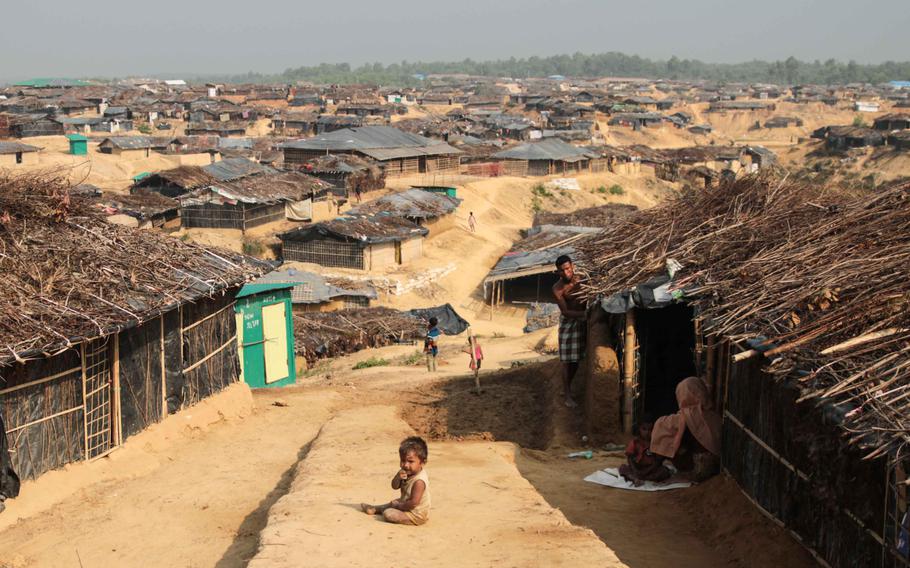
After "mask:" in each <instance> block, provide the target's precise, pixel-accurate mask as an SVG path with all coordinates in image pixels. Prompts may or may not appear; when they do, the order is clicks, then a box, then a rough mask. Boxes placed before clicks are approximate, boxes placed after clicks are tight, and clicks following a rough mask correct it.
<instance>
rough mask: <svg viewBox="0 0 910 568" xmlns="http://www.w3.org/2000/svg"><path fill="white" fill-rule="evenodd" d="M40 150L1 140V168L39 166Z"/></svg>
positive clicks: (27, 145) (35, 147) (20, 143)
mask: <svg viewBox="0 0 910 568" xmlns="http://www.w3.org/2000/svg"><path fill="white" fill-rule="evenodd" d="M39 150H41V148H38V147H37V146H32V145H30V144H23V143H22V142H13V141H5V140H0V168H4V167H6V168H12V167H15V166H21V165H30V164H37V163H38V151H39Z"/></svg>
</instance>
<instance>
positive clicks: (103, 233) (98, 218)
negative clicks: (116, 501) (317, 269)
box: [0, 176, 270, 479]
mask: <svg viewBox="0 0 910 568" xmlns="http://www.w3.org/2000/svg"><path fill="white" fill-rule="evenodd" d="M67 190H68V184H67V182H65V181H64V180H62V179H57V178H52V177H30V178H23V177H21V176H20V177H17V178H3V179H0V211H3V212H4V221H3V223H2V228H3V230H0V245H2V248H3V250H5V251H6V253H5V254H3V255H2V256H0V271H2V273H3V274H4V275H5V276H4V278H5V279H6V284H7V285H6V286H4V287H3V289H2V290H0V305H2V306H4V312H5V315H4V318H3V319H2V321H0V346H2V350H0V414H2V416H3V423H4V425H5V428H6V431H5V433H4V434H5V436H6V440H7V441H8V443H9V448H10V457H11V462H12V466H13V468H14V470H15V471H16V472H17V473H18V475H19V476H20V477H22V478H28V479H34V478H36V477H38V476H39V475H41V474H42V473H44V472H46V471H49V470H52V469H55V468H59V467H62V466H63V465H65V464H67V463H70V462H75V461H82V460H92V459H96V458H98V457H101V456H103V455H106V454H107V453H108V452H110V451H111V450H112V449H114V448H115V447H117V446H119V445H120V444H121V443H122V442H123V440H125V439H126V438H128V437H129V436H132V435H134V434H136V433H138V432H140V431H142V430H143V429H145V428H146V427H148V426H149V425H151V424H153V423H155V422H158V421H160V420H162V419H163V418H164V417H165V416H166V415H167V414H168V413H173V412H176V411H177V410H179V409H181V408H184V407H187V406H190V405H192V404H195V403H197V402H199V401H200V400H202V399H203V398H205V397H207V396H209V395H211V394H213V393H215V392H218V391H220V390H221V389H223V388H224V387H226V386H228V385H229V384H231V383H233V382H236V381H237V376H238V368H237V344H236V337H235V334H236V329H235V320H234V316H233V303H234V295H235V294H236V293H237V291H238V290H239V289H240V287H241V286H242V285H243V283H244V282H245V281H246V280H247V279H249V278H252V277H255V276H258V275H260V274H262V273H263V272H265V271H267V270H268V269H269V268H270V267H269V266H268V265H267V264H265V263H263V262H261V261H257V260H255V259H251V258H249V257H245V256H243V255H239V254H234V253H231V252H229V251H223V250H211V249H206V248H203V247H200V246H197V245H191V244H187V243H183V242H181V241H180V240H178V239H174V238H171V237H167V236H164V235H160V234H158V233H156V232H152V231H137V230H135V229H130V228H127V227H121V226H116V225H110V224H108V223H107V222H105V219H104V215H103V213H102V212H101V211H100V210H98V209H97V208H96V207H95V206H94V204H93V203H92V202H91V201H88V200H87V199H86V198H84V197H81V196H79V195H72V196H67ZM137 260H141V262H137Z"/></svg>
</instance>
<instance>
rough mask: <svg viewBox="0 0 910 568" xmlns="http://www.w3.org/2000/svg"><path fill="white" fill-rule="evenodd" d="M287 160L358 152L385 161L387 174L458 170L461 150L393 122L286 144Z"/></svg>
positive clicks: (299, 160) (285, 160) (335, 132)
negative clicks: (387, 124) (401, 127)
mask: <svg viewBox="0 0 910 568" xmlns="http://www.w3.org/2000/svg"><path fill="white" fill-rule="evenodd" d="M283 148H284V163H285V164H287V165H294V164H301V165H302V164H305V163H306V162H308V161H310V160H312V159H313V158H317V157H319V156H324V155H327V154H355V155H358V156H363V157H367V158H371V159H373V160H376V161H377V162H379V163H380V164H382V167H383V170H384V171H385V175H386V177H393V176H407V175H415V174H420V173H446V172H457V170H458V167H459V164H460V159H459V154H461V151H460V150H457V149H455V148H453V147H451V146H449V145H448V144H446V143H445V142H442V141H438V140H432V139H430V138H425V137H423V136H418V135H416V134H411V133H408V132H403V131H401V130H399V129H397V128H394V127H391V126H363V127H360V128H344V129H341V130H336V131H334V132H328V133H325V134H321V135H319V136H316V137H315V138H307V139H304V140H297V141H295V142H288V143H286V144H284V146H283Z"/></svg>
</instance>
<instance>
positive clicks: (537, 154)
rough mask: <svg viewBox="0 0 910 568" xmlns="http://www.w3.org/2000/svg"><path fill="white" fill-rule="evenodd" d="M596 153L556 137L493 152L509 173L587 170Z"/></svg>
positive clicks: (519, 174) (543, 173)
mask: <svg viewBox="0 0 910 568" xmlns="http://www.w3.org/2000/svg"><path fill="white" fill-rule="evenodd" d="M597 157H598V156H597V155H596V154H594V153H592V152H590V151H588V150H586V149H584V148H579V147H577V146H573V145H571V144H568V143H566V142H563V141H562V140H559V139H557V138H548V139H546V140H542V141H540V142H529V143H527V144H520V145H518V146H515V147H513V148H509V149H508V150H503V151H502V152H497V153H495V154H493V156H492V158H493V159H494V160H500V161H502V163H503V168H504V170H505V172H506V173H508V174H510V175H517V176H525V175H529V176H546V175H553V174H575V173H581V172H584V171H587V170H588V169H589V167H590V161H591V159H593V158H597Z"/></svg>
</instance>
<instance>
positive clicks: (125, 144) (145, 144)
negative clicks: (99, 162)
mask: <svg viewBox="0 0 910 568" xmlns="http://www.w3.org/2000/svg"><path fill="white" fill-rule="evenodd" d="M173 141H174V138H170V137H166V136H165V137H159V136H109V137H107V138H105V139H104V140H102V141H101V142H100V143H99V144H98V145H99V146H104V145H109V146H113V147H114V148H119V149H121V150H142V149H145V148H163V147H165V146H167V145H169V144H170V143H172V142H173Z"/></svg>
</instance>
